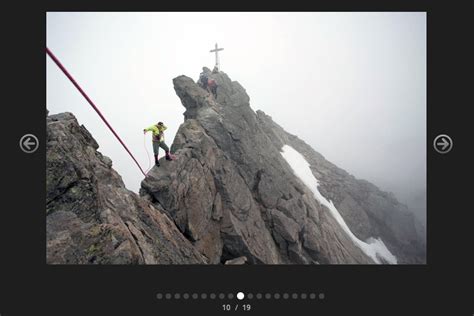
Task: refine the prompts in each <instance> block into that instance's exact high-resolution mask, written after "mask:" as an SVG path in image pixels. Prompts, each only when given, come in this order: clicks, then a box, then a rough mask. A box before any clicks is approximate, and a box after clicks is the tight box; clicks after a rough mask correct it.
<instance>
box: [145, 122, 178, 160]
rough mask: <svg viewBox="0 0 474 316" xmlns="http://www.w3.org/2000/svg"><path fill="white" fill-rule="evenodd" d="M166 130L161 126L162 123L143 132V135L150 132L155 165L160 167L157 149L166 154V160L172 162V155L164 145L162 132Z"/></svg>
mask: <svg viewBox="0 0 474 316" xmlns="http://www.w3.org/2000/svg"><path fill="white" fill-rule="evenodd" d="M166 129H167V127H166V126H165V125H164V124H163V122H158V124H155V125H152V126H150V127H148V128H145V129H144V130H143V133H144V134H146V132H152V134H153V137H152V143H153V154H154V156H155V165H156V166H158V167H159V166H160V162H159V161H158V150H159V148H160V147H161V148H163V150H164V151H165V154H166V160H173V155H172V154H170V149H169V147H168V146H167V145H166V144H165V136H164V134H163V132H164V131H165V130H166Z"/></svg>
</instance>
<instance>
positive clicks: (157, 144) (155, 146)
mask: <svg viewBox="0 0 474 316" xmlns="http://www.w3.org/2000/svg"><path fill="white" fill-rule="evenodd" d="M160 147H161V148H163V149H164V151H165V152H166V153H167V152H169V151H170V149H169V148H168V146H167V145H166V144H165V142H157V141H153V153H154V154H155V156H158V149H159V148H160Z"/></svg>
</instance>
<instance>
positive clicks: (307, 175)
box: [281, 145, 397, 264]
mask: <svg viewBox="0 0 474 316" xmlns="http://www.w3.org/2000/svg"><path fill="white" fill-rule="evenodd" d="M281 150H282V152H281V154H282V156H283V158H285V160H286V161H287V162H288V164H289V165H290V167H291V168H292V169H293V172H294V174H295V175H296V176H297V177H298V178H300V179H301V181H303V183H304V184H305V185H306V186H307V187H308V188H309V189H310V190H311V191H312V192H313V194H314V197H315V198H316V200H318V202H319V203H321V204H322V205H324V206H326V207H327V208H328V209H329V211H330V212H331V214H332V216H333V217H334V218H335V219H336V221H337V222H338V223H339V225H341V227H342V229H343V230H344V231H345V232H346V234H347V235H348V236H349V237H350V238H351V240H352V241H353V242H354V244H355V245H356V246H357V247H359V248H360V249H361V250H362V251H363V252H364V253H365V254H366V255H367V256H369V257H370V258H372V260H374V262H375V263H378V264H380V263H381V261H380V258H382V259H383V260H384V261H386V262H388V263H390V264H397V258H396V257H395V256H394V255H393V254H392V253H391V252H390V250H388V249H387V247H386V246H385V244H384V243H383V241H382V240H381V239H380V238H372V237H371V238H369V239H367V241H366V242H364V241H362V240H360V239H359V238H357V237H356V236H355V235H354V234H353V233H352V231H351V230H350V229H349V227H348V226H347V224H346V222H345V221H344V219H343V218H342V216H341V214H340V213H339V211H338V210H337V209H336V207H335V206H334V204H333V203H332V201H329V200H328V199H326V198H325V197H324V196H322V195H321V193H320V192H319V190H318V186H319V182H318V180H317V179H316V178H315V177H314V175H313V173H312V172H311V169H310V164H309V163H308V162H307V161H306V159H305V158H304V157H303V155H301V154H300V153H299V152H298V151H296V150H295V149H294V148H293V147H291V146H288V145H284V146H283V147H282V149H281Z"/></svg>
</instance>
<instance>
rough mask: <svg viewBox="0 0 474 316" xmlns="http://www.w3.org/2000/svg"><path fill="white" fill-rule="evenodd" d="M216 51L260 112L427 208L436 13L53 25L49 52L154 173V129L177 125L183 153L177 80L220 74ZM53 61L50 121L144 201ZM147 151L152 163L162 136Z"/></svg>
mask: <svg viewBox="0 0 474 316" xmlns="http://www.w3.org/2000/svg"><path fill="white" fill-rule="evenodd" d="M216 42H217V43H218V44H219V46H221V47H224V51H222V52H221V54H220V56H221V69H222V71H224V72H226V73H227V74H228V75H229V77H230V78H231V79H232V80H236V81H238V82H240V83H241V84H242V86H243V87H244V88H245V89H246V91H247V93H248V94H249V96H250V105H251V107H252V109H254V110H258V109H260V110H263V111H264V112H265V113H267V114H268V115H270V116H272V117H273V119H274V120H275V121H276V122H277V123H278V124H280V125H281V126H283V127H284V128H285V129H286V131H288V132H290V133H292V134H295V135H297V136H299V137H300V138H302V139H303V140H305V141H306V142H307V143H308V144H310V145H311V146H312V147H313V148H314V149H315V150H316V151H318V152H320V153H321V154H322V155H324V156H325V157H326V159H328V160H329V161H331V162H333V163H335V164H336V165H338V166H339V167H341V168H343V169H345V170H346V171H348V172H349V173H351V174H353V175H354V176H356V177H357V178H363V179H367V180H369V181H371V182H373V183H374V184H376V185H377V186H379V187H380V188H381V189H383V190H386V191H392V192H394V193H395V194H396V195H397V197H398V198H399V199H400V201H401V202H403V203H408V204H411V203H412V202H411V200H412V199H414V198H416V197H417V196H418V199H419V201H421V204H422V205H424V201H425V199H426V196H425V194H426V14H425V13H423V12H410V13H404V12H403V13H402V12H400V13H398V12H393V13H391V12H387V13H359V12H354V13H338V12H335V13H60V12H58V13H48V14H47V46H48V47H49V48H50V49H51V50H52V51H53V52H54V53H55V54H56V56H57V57H58V58H59V59H60V60H61V61H62V62H63V64H64V65H65V66H66V67H67V68H68V69H69V71H70V72H71V73H72V75H73V76H74V77H75V78H76V80H77V81H78V82H79V84H81V85H82V87H83V88H84V90H85V91H86V92H87V93H88V94H89V96H90V97H91V98H92V100H94V101H95V102H96V104H97V105H98V107H99V108H100V109H101V111H102V112H103V113H104V115H105V116H106V117H107V118H108V119H109V122H110V123H111V124H112V126H114V128H115V129H116V130H117V132H118V134H119V135H120V136H121V137H122V139H123V140H124V141H125V143H126V144H127V145H128V146H129V148H130V149H131V151H132V152H133V153H134V154H135V155H136V157H137V158H138V160H139V162H140V164H141V165H142V166H143V167H144V168H147V167H148V158H147V155H146V151H145V147H144V136H143V133H142V130H143V128H144V127H148V126H149V125H152V124H154V123H156V122H158V121H163V122H165V125H167V126H168V130H167V132H166V133H165V137H166V142H167V144H168V145H169V146H171V144H172V142H173V139H174V135H175V133H176V131H177V129H178V127H179V125H180V124H181V123H182V122H183V115H182V113H183V112H184V107H183V106H182V105H181V102H180V100H179V98H178V97H177V96H176V94H175V92H174V89H173V84H172V79H173V78H175V77H177V76H179V75H183V74H184V75H187V76H189V77H191V78H193V79H195V80H197V78H198V76H199V73H200V71H201V69H202V67H203V66H207V67H209V68H211V69H212V67H213V66H214V54H211V53H210V52H209V50H210V49H212V48H213V47H214V44H215V43H216ZM45 58H46V57H45ZM46 59H47V60H46V63H47V108H48V109H49V111H50V114H54V113H60V112H64V111H69V112H72V113H74V114H75V115H76V117H77V118H78V120H79V123H80V124H84V125H85V127H86V128H87V129H88V130H89V131H90V132H91V134H92V135H93V136H94V138H95V139H96V140H97V142H98V143H99V146H100V148H99V151H101V152H102V153H103V154H105V155H106V156H109V157H110V158H111V159H112V160H113V166H114V168H115V169H116V170H117V171H118V172H119V173H120V175H121V176H122V178H123V180H124V182H125V184H126V186H127V188H129V189H130V190H133V191H136V192H137V191H138V188H139V186H140V181H141V180H142V179H143V175H142V174H141V173H140V171H139V170H138V168H137V167H136V166H135V164H134V162H133V161H132V160H131V158H130V157H129V156H128V154H127V153H126V152H125V151H124V149H123V148H122V147H121V145H120V144H119V143H118V142H117V140H116V139H115V138H114V137H113V135H112V134H111V132H110V131H109V130H108V129H107V128H106V127H105V125H104V124H103V123H102V122H101V121H100V118H99V117H98V116H97V115H96V113H95V112H94V111H93V110H92V109H91V107H90V106H89V105H88V104H87V103H86V101H85V100H84V99H83V97H82V96H81V95H80V94H79V93H78V92H77V91H76V90H75V88H74V87H73V86H72V84H71V83H70V82H69V81H68V80H67V79H66V77H65V76H64V75H63V74H62V73H61V72H60V70H59V69H58V68H57V67H56V65H55V64H54V63H53V62H51V60H49V58H46ZM145 142H146V146H148V147H147V149H148V151H149V152H150V153H152V149H151V136H150V135H147V138H146V140H145ZM161 154H163V153H162V152H161ZM151 160H153V157H151ZM152 163H153V161H152ZM409 206H410V205H409ZM413 207H414V208H415V206H413Z"/></svg>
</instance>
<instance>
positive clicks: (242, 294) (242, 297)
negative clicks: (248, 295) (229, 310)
mask: <svg viewBox="0 0 474 316" xmlns="http://www.w3.org/2000/svg"><path fill="white" fill-rule="evenodd" d="M244 297H245V295H244V293H242V292H239V293H237V299H238V300H243V299H244Z"/></svg>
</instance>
